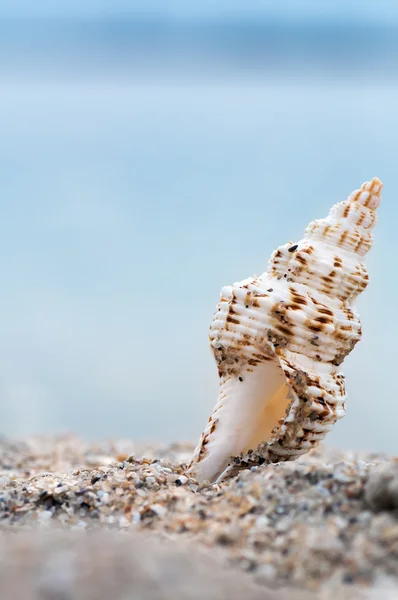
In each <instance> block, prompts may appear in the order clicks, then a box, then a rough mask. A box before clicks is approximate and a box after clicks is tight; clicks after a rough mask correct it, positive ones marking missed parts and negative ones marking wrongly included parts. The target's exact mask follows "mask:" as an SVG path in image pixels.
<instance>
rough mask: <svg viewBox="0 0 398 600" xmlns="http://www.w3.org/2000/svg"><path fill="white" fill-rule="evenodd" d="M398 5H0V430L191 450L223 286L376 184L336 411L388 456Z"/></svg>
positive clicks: (396, 410) (392, 444)
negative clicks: (365, 275)
mask: <svg viewBox="0 0 398 600" xmlns="http://www.w3.org/2000/svg"><path fill="white" fill-rule="evenodd" d="M397 33H398V5H397V4H396V3H395V2H393V1H392V0H391V2H388V1H387V0H358V1H354V0H334V1H333V2H331V1H326V0H325V1H324V2H322V3H320V2H318V1H316V0H306V1H299V0H290V1H289V0H279V2H274V1H268V0H261V1H260V0H245V1H244V2H243V1H240V2H237V1H235V0H217V1H216V2H214V1H213V2H211V1H210V0H200V1H197V0H191V1H190V2H186V0H174V1H171V0H170V1H168V2H165V1H164V0H158V1H154V0H145V2H136V1H134V0H113V1H112V2H109V1H108V2H105V1H100V0H98V1H95V0H85V1H84V2H81V1H78V0H52V1H50V0H35V2H31V0H9V1H7V0H2V1H1V2H0V131H1V137H0V189H1V193H0V203H1V212H0V216H1V218H0V274H1V296H0V309H1V318H0V361H1V369H0V410H1V433H3V434H6V435H11V436H25V435H28V434H33V433H57V432H65V431H73V432H76V433H77V434H79V435H81V436H84V437H85V438H91V439H93V438H112V437H124V438H135V439H139V440H142V439H145V440H148V439H149V440H161V441H169V440H189V441H196V440H197V438H198V436H199V434H200V432H201V430H202V428H203V426H204V425H205V422H206V420H207V417H208V415H209V413H210V411H211V409H212V406H213V404H214V403H215V400H216V396H217V388H218V384H217V375H216V368H215V364H214V363H213V359H212V357H211V354H210V351H209V345H208V340H207V332H208V327H209V325H210V322H211V319H212V315H213V312H214V310H215V306H216V304H217V301H218V298H219V292H220V290H221V287H222V285H224V284H229V283H232V282H234V281H238V280H240V279H242V278H245V277H247V276H249V275H254V274H260V273H261V272H263V271H264V270H265V267H266V264H267V261H268V258H269V255H270V253H271V251H272V250H273V249H274V248H275V247H277V246H278V245H280V244H282V243H285V242H286V241H289V240H298V239H300V238H301V237H302V233H303V231H304V228H305V226H306V225H307V223H308V222H309V221H310V220H312V219H314V218H319V217H323V216H325V215H326V213H327V212H328V211H329V208H330V206H331V205H332V204H334V203H335V202H338V201H342V200H344V199H345V198H346V196H347V195H348V194H349V193H350V192H351V191H352V190H353V189H355V188H357V187H359V186H360V184H361V183H362V182H363V181H365V180H368V179H369V178H371V177H373V176H374V175H377V176H379V177H380V178H381V179H382V180H383V182H384V184H385V190H384V196H383V204H382V208H381V209H380V215H379V223H378V226H377V229H376V232H375V234H376V244H375V246H374V249H373V250H372V252H371V254H370V255H369V256H368V260H367V265H368V269H369V272H370V275H371V284H370V286H369V288H368V290H367V291H366V293H365V294H364V295H363V297H362V298H361V299H360V302H359V304H358V309H359V312H360V314H361V318H362V321H363V329H364V335H363V341H362V342H361V343H360V344H359V345H358V346H357V348H356V349H355V351H354V352H353V353H352V355H351V356H350V357H349V358H348V359H347V360H346V362H345V363H344V372H345V374H346V376H347V388H348V394H349V397H348V402H347V408H348V413H347V416H346V418H345V419H343V420H342V421H340V422H339V423H338V424H337V425H336V427H335V429H334V431H333V432H332V433H331V434H330V436H329V437H328V443H329V444H332V445H335V446H339V447H343V448H363V449H369V450H370V449H374V450H386V451H388V452H392V453H397V452H398V449H397V444H398V442H397V436H396V427H397V426H396V423H397V418H398V403H397V397H396V396H397V394H396V381H395V374H396V372H397V365H396V363H395V360H397V343H398V325H397V320H396V319H395V316H394V310H395V307H396V298H397V292H398V284H397V280H396V279H395V276H396V263H395V257H396V241H395V237H396V229H395V228H396V227H397V215H398V208H397V194H398V181H397V175H396V172H397V159H398V109H397V107H398V71H397V67H398V35H397Z"/></svg>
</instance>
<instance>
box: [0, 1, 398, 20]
mask: <svg viewBox="0 0 398 600" xmlns="http://www.w3.org/2000/svg"><path fill="white" fill-rule="evenodd" d="M118 14H124V15H132V16H135V15H137V16H139V15H156V16H159V15H164V16H171V17H176V18H198V17H223V18H227V17H236V18H241V17H244V16H277V17H280V18H282V19H284V20H298V21H301V20H305V21H307V20H312V19H330V18H336V19H347V18H350V19H355V20H360V21H361V20H365V21H376V22H386V23H387V22H390V20H391V19H393V20H394V21H395V20H397V19H398V6H397V3H396V2H394V1H393V0H333V1H331V0H329V1H323V2H318V1H317V0H279V1H278V2H275V1H274V0H246V1H244V0H228V1H226V0H218V1H217V2H214V1H212V0H201V1H200V2H199V1H196V0H195V1H193V0H192V1H190V2H187V1H186V0H169V1H167V2H166V1H165V0H146V1H145V2H142V1H141V0H135V1H134V0H113V1H112V2H109V0H85V1H84V2H81V1H80V0H36V1H35V2H32V1H31V0H9V1H7V0H2V2H1V3H0V15H20V16H27V15H31V16H41V15H58V16H64V15H77V16H83V15H88V16H99V15H107V16H109V15H118Z"/></svg>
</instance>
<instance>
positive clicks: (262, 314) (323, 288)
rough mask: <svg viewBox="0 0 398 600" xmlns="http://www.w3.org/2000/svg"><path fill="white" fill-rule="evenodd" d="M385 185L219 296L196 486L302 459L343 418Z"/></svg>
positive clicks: (375, 183)
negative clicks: (346, 367) (214, 396)
mask: <svg viewBox="0 0 398 600" xmlns="http://www.w3.org/2000/svg"><path fill="white" fill-rule="evenodd" d="M382 187H383V186H382V183H381V182H380V180H379V179H377V178H374V179H372V180H371V181H370V182H367V183H364V184H363V185H362V187H361V189H360V190H355V191H354V192H353V193H352V194H351V195H350V196H349V197H348V199H347V200H345V201H344V202H341V203H340V204H336V205H335V206H333V207H332V209H331V211H330V213H329V215H328V216H327V217H326V218H325V219H320V220H316V221H313V222H312V223H310V224H309V225H308V227H307V229H306V231H305V234H304V238H303V239H302V240H301V241H299V242H298V243H292V242H289V243H287V244H285V245H284V246H280V247H279V248H278V249H277V250H276V251H275V252H274V253H273V255H272V257H271V260H270V261H269V266H268V269H267V271H266V272H265V273H264V274H263V275H261V276H260V277H254V278H249V279H245V280H244V281H241V282H239V283H234V284H233V285H231V286H226V287H224V288H223V289H222V291H221V299H220V302H219V304H218V306H217V311H216V313H215V315H214V319H213V322H212V325H211V327H210V335H209V337H210V343H211V348H212V351H213V354H214V358H215V360H216V362H217V366H218V374H219V377H220V391H219V398H218V401H217V404H216V405H215V407H214V410H213V414H212V416H211V417H210V418H209V421H208V424H207V427H206V429H205V430H204V432H203V433H202V436H201V439H200V442H199V445H198V446H197V448H196V450H195V452H194V454H193V457H192V459H191V462H190V464H189V465H188V472H189V473H190V474H191V475H192V476H193V477H195V478H196V479H198V480H199V481H201V482H203V481H205V480H208V481H215V480H216V481H222V480H223V479H226V478H227V477H230V476H232V475H234V474H235V473H236V472H238V471H239V470H240V469H242V468H247V467H250V466H254V465H258V464H262V463H264V462H268V463H273V462H280V461H286V460H293V459H296V458H297V457H299V456H300V455H302V454H304V453H305V452H307V451H308V450H310V449H311V448H313V447H314V446H316V445H317V444H318V443H319V442H320V441H321V440H322V439H323V438H324V436H325V435H326V433H327V432H328V431H329V430H330V429H331V427H332V426H333V424H334V423H335V422H336V420H337V419H340V418H341V417H343V416H344V414H345V399H346V393H345V382H344V376H343V375H342V374H341V372H340V365H341V363H342V362H343V360H344V358H345V357H346V356H347V354H349V353H350V352H351V350H352V349H353V348H354V346H355V344H356V343H357V342H358V341H359V339H360V337H361V324H360V321H359V317H358V315H357V313H356V312H355V310H354V308H353V301H354V300H355V298H356V297H357V296H358V294H360V293H361V292H362V291H363V290H364V289H365V288H366V286H367V285H368V280H369V276H368V274H367V271H366V268H365V265H364V264H363V262H362V258H363V256H364V255H365V254H366V252H368V250H369V249H370V247H371V245H372V235H371V230H372V228H373V226H374V225H375V223H376V212H375V211H376V208H377V207H378V205H379V203H380V192H381V189H382Z"/></svg>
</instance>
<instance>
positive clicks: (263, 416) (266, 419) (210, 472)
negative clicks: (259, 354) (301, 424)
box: [194, 358, 290, 481]
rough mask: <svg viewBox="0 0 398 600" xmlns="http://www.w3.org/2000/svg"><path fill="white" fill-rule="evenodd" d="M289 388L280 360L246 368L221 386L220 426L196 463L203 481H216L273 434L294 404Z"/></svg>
mask: <svg viewBox="0 0 398 600" xmlns="http://www.w3.org/2000/svg"><path fill="white" fill-rule="evenodd" d="M288 394H289V387H288V385H287V383H286V378H285V375H284V373H283V370H282V368H281V366H280V365H279V363H278V362H277V359H276V358H275V359H274V360H272V361H271V360H268V361H266V362H262V363H260V364H258V365H257V366H256V367H255V368H254V369H253V370H252V371H248V370H245V369H243V370H242V372H241V375H240V377H237V376H236V377H228V378H227V379H226V380H225V381H224V382H223V383H222V384H221V387H220V396H219V403H218V408H217V410H216V411H215V413H214V415H213V416H214V417H215V418H216V420H217V424H216V428H215V430H214V432H213V433H211V434H210V435H209V436H208V439H207V440H206V446H205V448H206V450H205V453H204V455H203V457H202V458H201V459H200V461H199V462H198V463H197V464H196V465H195V466H194V471H195V473H196V476H197V477H198V479H199V480H201V481H204V480H208V481H215V480H216V479H217V477H218V476H219V475H220V474H221V473H222V472H223V471H224V469H225V468H226V467H227V465H228V464H229V462H230V460H231V458H232V457H233V456H238V455H239V454H241V453H242V452H247V451H248V450H250V449H252V450H255V449H256V447H257V446H258V445H259V444H261V443H262V442H267V441H269V440H270V439H271V438H272V437H273V431H274V428H275V427H278V426H279V425H280V424H281V422H283V420H284V418H285V415H286V411H287V409H288V406H289V404H290V400H289V399H288Z"/></svg>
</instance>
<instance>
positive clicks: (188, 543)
mask: <svg viewBox="0 0 398 600" xmlns="http://www.w3.org/2000/svg"><path fill="white" fill-rule="evenodd" d="M191 451H192V447H191V446H190V445H189V444H172V445H169V446H159V445H148V446H142V445H141V446H137V445H134V444H133V443H132V442H131V441H129V440H125V441H123V440H120V441H116V442H107V443H99V444H89V443H85V442H83V441H81V440H79V439H76V438H74V437H72V436H63V437H58V438H47V439H45V438H32V439H29V440H26V441H24V442H19V441H9V440H6V439H4V440H2V441H1V442H0V582H2V583H1V585H2V588H3V590H7V594H5V592H3V595H2V596H1V597H2V598H3V597H4V599H5V600H8V598H10V599H11V598H12V599H14V598H15V599H16V600H19V598H21V599H22V598H27V597H29V598H32V599H33V600H36V599H37V600H42V599H43V600H44V599H45V600H49V599H50V598H51V599H53V598H54V599H59V600H69V599H70V600H72V599H73V600H78V599H80V598H82V599H83V598H84V599H86V598H87V599H88V598H93V599H94V598H95V599H98V600H102V598H104V599H105V598H109V597H112V598H113V600H117V599H119V598H120V599H122V598H123V599H128V598H159V599H163V598H171V597H172V598H174V599H176V598H189V599H190V598H203V597H206V598H215V599H216V598H235V597H236V598H238V597H242V596H243V597H244V598H248V599H250V598H260V597H261V598H264V599H267V598H269V599H271V598H272V599H273V598H275V599H284V598H291V599H292V600H294V599H295V598H298V599H299V598H322V599H327V598H333V600H336V599H337V598H353V597H358V598H383V599H389V598H391V599H392V598H398V462H397V461H394V459H391V458H389V457H386V456H381V455H375V454H369V453H367V454H366V453H362V454H356V453H347V452H346V453H341V452H337V451H332V450H330V449H328V448H321V449H318V450H315V451H312V452H311V453H309V454H308V455H307V456H304V457H302V458H300V459H299V460H297V461H295V462H290V463H281V464H277V465H262V466H261V467H254V468H252V469H250V470H246V471H242V472H241V473H240V474H239V475H238V476H237V477H235V478H233V479H231V480H230V481H228V482H226V483H223V484H222V485H208V484H205V485H202V486H199V485H198V483H197V482H196V481H194V480H193V479H190V478H188V477H186V476H185V474H184V468H183V465H184V463H185V462H186V461H187V459H188V457H189V455H190V453H191ZM27 590H29V594H30V595H27Z"/></svg>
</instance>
